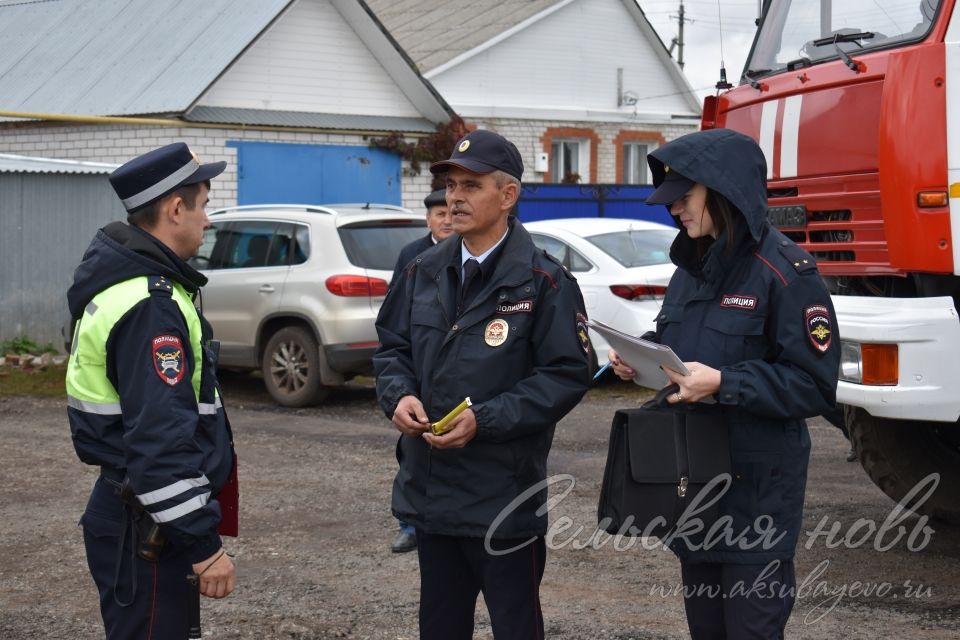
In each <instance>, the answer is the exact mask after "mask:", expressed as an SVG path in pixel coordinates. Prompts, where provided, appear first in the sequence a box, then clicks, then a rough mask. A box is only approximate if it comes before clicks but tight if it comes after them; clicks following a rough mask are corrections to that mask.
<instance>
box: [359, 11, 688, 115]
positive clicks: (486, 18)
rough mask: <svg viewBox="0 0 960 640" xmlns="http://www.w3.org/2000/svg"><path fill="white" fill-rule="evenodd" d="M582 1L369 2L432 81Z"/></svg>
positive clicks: (681, 84)
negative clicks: (448, 70)
mask: <svg viewBox="0 0 960 640" xmlns="http://www.w3.org/2000/svg"><path fill="white" fill-rule="evenodd" d="M577 1H578V0H366V3H367V5H368V6H369V7H370V9H371V10H372V11H374V12H375V13H376V15H377V17H378V18H379V19H380V22H382V23H383V25H384V26H385V27H386V28H387V29H389V30H390V33H391V34H392V35H393V37H394V38H395V39H396V40H397V41H398V42H399V44H400V46H402V47H403V49H404V50H405V51H406V52H407V54H408V55H409V56H410V57H411V58H413V61H414V62H415V63H416V65H417V67H418V68H419V69H420V71H421V72H422V73H423V74H424V76H425V77H426V78H428V79H431V80H435V79H436V78H437V77H438V76H439V74H441V73H444V72H445V71H446V70H447V69H450V68H453V67H456V66H457V65H459V64H461V63H463V62H466V61H467V60H469V59H470V58H472V57H473V56H475V55H478V54H480V53H482V52H483V51H485V50H487V49H489V48H490V47H493V46H495V45H497V44H498V43H500V42H502V41H504V40H506V39H507V38H510V37H511V36H513V35H514V34H518V33H520V32H523V31H524V30H525V29H527V28H528V27H531V26H532V25H534V24H536V23H537V22H539V21H540V20H543V19H545V18H547V17H548V16H550V15H552V14H554V13H555V12H558V11H560V10H562V9H563V8H564V7H567V6H568V5H571V4H573V3H575V2H577ZM621 2H622V3H623V5H624V7H625V8H626V9H627V12H628V13H629V14H630V15H631V17H632V18H633V19H634V22H635V23H636V25H637V27H638V29H639V31H640V34H641V35H642V37H644V38H646V39H647V40H648V41H649V42H650V44H651V45H652V47H653V51H654V54H655V56H656V59H657V60H658V61H659V63H660V64H662V65H663V66H664V68H665V69H666V70H667V72H668V73H669V74H670V76H671V77H672V78H673V82H674V83H675V85H676V87H677V89H678V90H679V91H678V93H679V94H681V95H682V100H683V101H685V102H686V103H687V105H688V106H689V109H690V112H691V113H700V100H699V99H698V98H697V97H696V95H695V94H694V92H693V89H692V87H691V86H690V83H689V81H688V80H687V78H686V76H684V75H683V72H682V71H681V69H680V67H679V66H678V65H677V63H676V62H675V61H674V60H673V59H672V58H671V56H670V53H669V51H668V50H667V48H666V46H665V45H664V43H663V41H662V40H661V39H660V36H659V35H658V34H657V32H656V30H655V29H654V28H653V26H652V25H651V24H650V21H649V20H647V17H646V15H645V14H644V13H643V10H642V9H641V8H640V6H639V4H638V3H637V0H621Z"/></svg>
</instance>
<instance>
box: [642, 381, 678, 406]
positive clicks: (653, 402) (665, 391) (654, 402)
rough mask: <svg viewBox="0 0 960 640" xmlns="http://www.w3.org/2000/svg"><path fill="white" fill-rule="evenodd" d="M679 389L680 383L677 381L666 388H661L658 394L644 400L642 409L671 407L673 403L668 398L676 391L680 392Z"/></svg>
mask: <svg viewBox="0 0 960 640" xmlns="http://www.w3.org/2000/svg"><path fill="white" fill-rule="evenodd" d="M679 391H680V385H679V384H677V383H676V382H674V383H673V384H668V385H667V386H665V387H664V388H662V389H660V391H657V395H655V396H653V398H651V399H650V400H647V401H646V402H644V403H643V404H642V405H640V407H641V408H642V409H669V408H670V407H671V405H670V403H669V402H667V398H669V397H670V396H671V395H673V394H675V393H678V392H679Z"/></svg>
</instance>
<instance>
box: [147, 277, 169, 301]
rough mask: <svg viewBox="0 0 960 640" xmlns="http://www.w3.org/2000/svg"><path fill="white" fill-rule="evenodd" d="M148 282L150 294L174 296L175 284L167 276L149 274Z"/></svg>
mask: <svg viewBox="0 0 960 640" xmlns="http://www.w3.org/2000/svg"><path fill="white" fill-rule="evenodd" d="M147 283H148V288H149V289H150V295H152V296H167V297H168V298H171V297H173V284H172V283H171V282H170V281H169V280H167V278H166V276H147Z"/></svg>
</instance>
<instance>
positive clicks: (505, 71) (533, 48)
mask: <svg viewBox="0 0 960 640" xmlns="http://www.w3.org/2000/svg"><path fill="white" fill-rule="evenodd" d="M654 46H656V47H660V44H659V43H652V42H651V41H650V40H648V39H647V38H646V37H645V36H644V34H643V32H642V31H641V29H640V27H639V26H638V25H637V23H636V21H635V20H634V19H633V17H632V16H631V15H630V13H629V12H628V10H627V9H626V7H624V5H623V3H622V1H621V0H579V1H577V2H573V3H572V4H570V5H568V6H566V7H563V8H562V9H559V10H558V11H556V12H555V13H553V14H551V15H548V16H546V17H544V18H543V19H541V20H540V21H539V22H536V23H534V24H532V25H530V26H529V27H528V28H526V29H523V30H521V31H519V32H518V33H516V34H514V35H513V36H511V37H509V38H507V39H506V40H504V41H502V42H500V43H498V44H495V45H493V46H492V47H490V48H489V49H487V50H486V51H483V52H481V53H479V54H477V55H476V56H474V57H473V58H470V59H468V60H466V61H464V62H462V63H460V64H458V65H455V66H453V67H451V68H449V69H447V70H444V71H441V72H440V73H438V74H436V75H431V74H428V76H429V77H430V81H431V82H432V83H433V84H434V86H436V88H437V90H438V91H439V92H440V93H441V94H442V95H443V96H444V98H446V100H447V102H449V103H450V104H451V105H452V106H453V107H454V109H456V110H458V111H459V112H461V113H462V114H463V115H465V116H468V117H469V116H470V115H471V107H480V109H477V110H476V111H477V112H478V113H479V112H483V113H484V114H485V115H490V116H495V115H497V114H498V113H500V112H505V111H506V110H509V109H511V108H513V109H517V108H519V109H538V110H541V111H545V112H548V111H554V112H560V111H564V110H565V111H569V112H571V115H574V113H579V114H584V113H587V114H589V113H590V112H598V111H603V112H604V117H607V116H609V114H610V112H611V111H612V112H616V111H617V68H618V67H622V68H623V89H624V91H632V92H633V93H635V94H636V95H637V96H638V97H639V100H638V102H637V104H636V109H635V111H636V113H637V114H640V115H641V116H642V115H644V114H661V115H668V114H690V113H691V109H690V105H689V104H688V103H687V102H686V101H685V100H684V99H683V97H682V96H680V95H676V94H677V93H678V92H682V91H685V90H686V87H684V86H682V85H681V84H680V83H678V82H676V81H675V80H674V78H673V77H672V76H671V74H670V72H669V71H668V70H667V68H666V67H664V65H663V62H662V61H661V58H660V57H659V56H658V55H657V53H656V50H655V49H654ZM490 108H494V109H496V111H490V110H489V109H490ZM620 111H621V112H622V113H623V114H624V115H632V114H633V113H634V108H632V107H630V108H627V107H624V108H622V109H621V110H620ZM534 117H536V116H534ZM554 117H556V116H554ZM590 119H593V118H590Z"/></svg>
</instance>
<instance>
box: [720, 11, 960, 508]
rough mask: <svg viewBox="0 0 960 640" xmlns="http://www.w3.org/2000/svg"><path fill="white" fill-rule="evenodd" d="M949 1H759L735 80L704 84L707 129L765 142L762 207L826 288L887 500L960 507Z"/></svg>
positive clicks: (847, 405)
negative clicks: (708, 89) (717, 87)
mask: <svg viewBox="0 0 960 640" xmlns="http://www.w3.org/2000/svg"><path fill="white" fill-rule="evenodd" d="M955 6H956V0H766V1H765V2H764V3H763V7H762V12H761V19H760V21H759V29H758V30H757V35H756V37H755V40H754V43H753V47H752V49H751V53H750V56H749V58H748V60H747V64H746V67H745V70H744V73H743V75H742V77H741V79H740V82H739V83H738V85H737V86H736V87H734V88H732V89H730V90H729V91H725V92H723V93H718V95H717V96H711V97H709V98H707V99H706V101H705V104H704V113H703V123H702V126H703V127H704V128H712V127H727V128H731V129H736V130H738V131H741V132H743V133H746V134H748V135H751V136H753V138H754V139H755V140H757V141H758V143H759V144H760V146H761V148H762V149H763V151H764V154H765V156H766V159H767V164H768V169H767V178H768V182H769V184H768V188H769V207H770V208H769V215H770V219H771V221H772V222H773V224H775V225H776V226H777V227H779V228H780V229H781V230H782V231H784V232H785V233H786V234H787V235H788V236H789V237H791V238H793V239H794V240H795V241H796V242H798V243H799V244H800V245H801V246H802V247H804V248H805V249H806V250H807V251H809V252H810V253H812V254H813V255H814V256H815V257H816V258H817V261H818V263H819V265H820V271H821V273H822V274H823V276H824V277H825V279H826V280H827V283H828V285H829V286H830V287H831V291H832V292H833V294H834V303H835V305H836V308H837V319H838V329H839V333H840V338H841V340H842V342H841V347H842V365H841V382H840V385H839V388H838V391H837V395H838V400H839V402H840V403H842V405H843V408H844V422H845V426H846V428H847V430H848V432H849V436H850V439H851V442H852V443H853V446H854V449H855V451H856V452H857V454H858V457H859V459H860V462H861V464H862V465H863V467H864V469H865V470H866V471H867V473H868V474H869V476H870V478H871V479H872V480H873V481H874V482H875V483H876V484H877V485H878V486H879V487H880V488H881V489H882V490H883V491H884V492H885V493H887V495H889V496H890V497H891V498H893V499H894V500H901V499H903V498H904V497H905V496H906V495H907V494H909V493H910V492H911V490H914V489H917V488H918V486H919V487H921V490H919V491H914V492H913V493H914V494H915V498H914V500H913V502H914V503H916V502H917V501H918V500H920V499H922V497H923V495H924V494H926V493H927V492H928V491H929V488H930V487H932V486H934V484H936V489H935V490H934V491H933V492H932V494H931V495H929V496H928V497H926V499H925V500H922V505H921V506H920V509H919V510H920V511H921V512H924V513H927V514H930V515H934V516H937V517H940V518H943V519H946V520H950V521H954V522H960V422H958V418H960V320H958V308H960V15H956V16H955V15H954V13H955V12H954V9H955ZM957 13H960V10H958V11H957ZM931 474H937V475H933V476H931ZM924 479H927V483H926V484H921V482H922V481H923V480H924ZM918 492H919V494H920V495H916V494H917V493H918Z"/></svg>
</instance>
